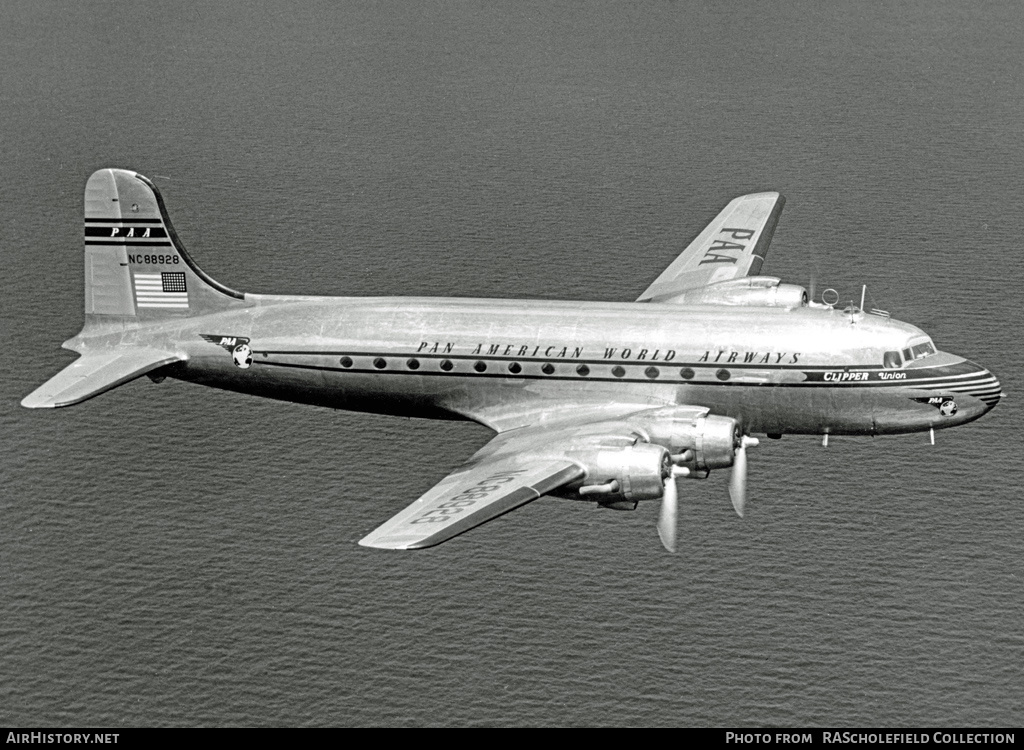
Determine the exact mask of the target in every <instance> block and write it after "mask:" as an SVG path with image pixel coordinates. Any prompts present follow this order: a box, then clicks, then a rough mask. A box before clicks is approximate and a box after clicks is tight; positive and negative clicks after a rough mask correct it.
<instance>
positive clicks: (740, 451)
mask: <svg viewBox="0 0 1024 750" xmlns="http://www.w3.org/2000/svg"><path fill="white" fill-rule="evenodd" d="M760 442H761V441H760V440H758V439H757V438H752V437H749V436H747V435H743V436H742V437H741V438H740V444H739V445H738V446H737V447H736V455H735V457H734V458H733V464H732V476H730V477H729V499H731V500H732V507H733V508H735V509H736V515H738V516H739V517H740V518H743V508H744V506H746V504H747V448H752V447H753V446H755V445H757V444H758V443H760Z"/></svg>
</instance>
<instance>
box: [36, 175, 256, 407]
mask: <svg viewBox="0 0 1024 750" xmlns="http://www.w3.org/2000/svg"><path fill="white" fill-rule="evenodd" d="M84 233H85V236H84V244H85V325H84V326H83V328H82V331H81V332H80V333H79V334H78V335H77V336H75V337H74V338H72V339H69V340H68V341H66V342H64V344H63V346H64V348H65V349H70V350H72V351H76V352H78V353H80V354H81V355H82V356H81V357H80V358H79V359H78V360H76V361H75V362H73V363H72V364H71V365H69V366H68V367H66V368H65V369H64V370H62V371H61V372H60V373H58V374H57V375H55V376H54V377H53V378H51V379H50V380H49V381H47V382H46V383H44V384H43V385H42V386H40V387H39V388H37V389H36V390H35V391H33V392H32V393H31V394H29V395H28V396H27V397H26V398H25V399H24V400H23V401H22V402H21V403H22V406H27V407H29V408H33V409H38V408H53V407H60V406H70V405H72V404H77V403H80V402H82V401H85V400H86V399H89V398H92V397H93V396H96V395H98V394H100V393H103V392H104V391H108V390H110V389H111V388H115V387H117V386H119V385H121V384H123V383H127V382H128V381H130V380H134V379H135V378H137V377H140V376H141V375H145V374H146V373H147V372H151V371H153V370H155V369H157V368H158V367H162V366H164V365H167V364H170V363H172V362H176V361H180V360H183V359H185V355H184V354H182V353H180V352H176V351H173V350H171V349H168V348H167V347H161V346H148V345H139V344H136V345H133V346H129V347H126V346H125V339H126V334H131V333H137V332H139V331H141V330H143V329H145V328H147V327H156V326H160V325H165V324H167V323H168V322H173V320H174V319H176V318H187V317H193V316H198V315H204V314H207V313H212V312H219V311H222V310H226V309H230V308H232V307H236V306H237V307H245V306H247V304H248V303H247V302H246V301H245V295H244V294H242V293H241V292H236V291H234V290H232V289H229V288H227V287H226V286H224V285H223V284H220V283H218V282H216V281H214V280H213V279H211V278H210V277H209V276H207V275H206V274H205V273H204V272H203V271H202V269H200V268H199V266H197V265H196V264H195V262H194V261H193V260H192V258H191V257H190V256H189V255H188V253H187V252H186V251H185V248H184V246H183V245H182V243H181V241H180V239H179V238H178V235H177V233H176V232H175V231H174V227H173V226H172V225H171V222H170V219H169V218H168V216H167V211H166V209H165V207H164V202H163V199H162V198H161V196H160V191H159V190H157V188H156V186H155V185H154V184H153V183H152V182H150V181H149V180H148V179H146V178H145V177H143V176H142V175H140V174H136V173H135V172H129V171H127V170H124V169H101V170H99V171H97V172H95V173H93V175H92V176H91V177H90V178H89V181H88V182H87V183H86V186H85V228H84Z"/></svg>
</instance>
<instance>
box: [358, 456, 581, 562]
mask: <svg viewBox="0 0 1024 750" xmlns="http://www.w3.org/2000/svg"><path fill="white" fill-rule="evenodd" d="M531 463H533V464H534V465H532V466H531V465H530V464H531ZM470 466H471V468H469V469H467V470H464V471H456V472H455V473H453V474H450V475H448V476H447V477H445V478H444V479H443V480H441V482H440V483H439V484H437V485H436V486H434V487H433V488H432V489H431V490H429V491H428V492H427V493H426V494H425V495H424V496H423V497H421V498H420V499H419V500H417V501H416V502H414V503H413V504H412V505H410V506H409V507H408V508H406V509H405V510H403V511H402V512H401V513H399V514H398V515H397V516H395V517H394V518H392V519H391V520H390V521H388V522H387V523H385V524H383V525H382V526H380V527H379V528H378V529H376V530H375V531H373V532H372V533H371V534H369V535H367V536H366V537H364V538H363V539H361V540H359V543H360V544H361V545H363V546H364V547H378V548H382V549H422V548H424V547H432V546H433V545H435V544H440V543H441V542H443V541H445V540H447V539H451V538H452V537H453V536H456V535H458V534H461V533H462V532H464V531H468V530H469V529H471V528H473V527H474V526H479V525H480V524H482V523H484V522H485V521H489V520H490V519H492V518H496V517H497V516H500V515H502V514H503V513H507V512H508V511H510V510H512V509H513V508H518V507H519V506H520V505H525V504H526V503H528V502H530V501H532V500H536V499H537V498H538V497H540V496H541V495H544V494H546V493H548V492H551V491H552V490H554V489H557V488H558V487H561V486H562V485H563V484H566V483H568V482H571V481H573V480H574V479H578V478H580V477H581V476H582V475H583V470H582V469H581V468H580V467H579V466H577V465H576V464H575V463H573V462H572V461H569V460H568V459H562V460H554V461H551V460H544V461H537V460H536V459H532V460H531V458H530V457H527V456H523V457H520V456H518V455H512V456H503V457H498V458H493V457H492V458H484V459H481V460H479V462H478V463H476V464H475V465H472V462H470Z"/></svg>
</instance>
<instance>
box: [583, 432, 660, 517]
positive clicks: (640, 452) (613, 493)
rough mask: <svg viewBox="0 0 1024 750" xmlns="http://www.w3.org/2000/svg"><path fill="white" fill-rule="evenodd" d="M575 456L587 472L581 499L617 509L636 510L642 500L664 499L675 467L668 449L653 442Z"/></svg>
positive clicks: (604, 449) (597, 450) (596, 450)
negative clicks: (663, 495) (667, 484)
mask: <svg viewBox="0 0 1024 750" xmlns="http://www.w3.org/2000/svg"><path fill="white" fill-rule="evenodd" d="M574 457H575V458H576V459H577V460H578V461H579V462H580V463H581V464H582V465H583V466H584V468H586V470H587V478H586V479H585V480H584V483H583V485H582V486H581V487H579V488H578V492H579V494H580V496H581V497H583V498H585V499H587V500H596V501H597V502H598V503H599V504H600V505H603V506H605V507H608V508H613V509H615V510H633V509H634V508H636V504H637V503H638V502H639V501H641V500H660V499H661V496H662V494H663V493H664V491H665V477H667V476H669V474H670V472H671V468H672V463H671V459H670V456H669V452H668V450H667V449H666V448H664V447H663V446H660V445H652V444H650V443H635V444H632V445H626V446H621V447H620V446H615V447H599V448H595V449H594V450H592V451H586V452H583V453H578V454H576V455H575V456H574Z"/></svg>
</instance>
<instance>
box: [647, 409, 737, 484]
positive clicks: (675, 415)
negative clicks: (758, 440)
mask: <svg viewBox="0 0 1024 750" xmlns="http://www.w3.org/2000/svg"><path fill="white" fill-rule="evenodd" d="M643 427H644V430H645V432H646V437H647V438H648V439H649V440H650V441H651V442H652V443H657V444H659V445H663V446H665V447H666V448H668V450H669V451H670V453H671V454H672V455H673V456H675V457H676V459H675V462H676V464H677V465H679V466H685V467H686V468H688V469H689V470H690V472H691V476H703V475H705V474H706V473H707V472H708V471H711V470H712V469H724V468H727V467H729V466H732V465H733V462H734V461H735V458H736V449H737V448H738V447H739V445H740V440H742V438H743V432H742V430H741V428H740V424H739V422H737V421H736V420H735V419H732V418H731V417H719V416H716V415H707V414H706V413H698V414H694V413H693V411H692V410H690V409H687V408H685V407H684V408H682V409H678V410H676V409H673V408H671V407H670V408H667V409H664V410H661V412H660V413H659V412H655V413H654V414H652V415H651V418H650V420H649V421H648V422H646V423H645V424H644V425H643ZM680 456H687V458H686V459H685V460H681V459H680V458H679V457H680Z"/></svg>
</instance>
